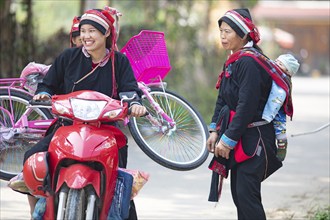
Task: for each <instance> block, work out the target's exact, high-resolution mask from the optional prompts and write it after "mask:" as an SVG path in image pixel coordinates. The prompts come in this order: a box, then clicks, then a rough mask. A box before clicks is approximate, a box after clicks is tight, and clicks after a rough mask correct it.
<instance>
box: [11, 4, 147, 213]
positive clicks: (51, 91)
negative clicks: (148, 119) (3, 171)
mask: <svg viewBox="0 0 330 220" xmlns="http://www.w3.org/2000/svg"><path fill="white" fill-rule="evenodd" d="M112 15H113V11H112V10H109V8H108V7H107V8H106V9H104V10H94V9H93V10H88V11H86V12H85V14H83V15H82V16H81V19H80V24H79V30H80V37H81V40H82V43H83V46H82V47H78V48H68V49H66V50H64V52H63V53H61V54H60V55H59V56H58V57H57V58H56V59H55V61H54V63H53V64H52V66H51V67H50V69H49V71H48V73H47V75H46V76H45V78H44V79H43V82H42V83H40V84H39V85H38V89H37V91H36V94H37V95H35V96H34V99H35V100H48V99H50V98H51V96H53V95H55V94H68V93H70V92H73V91H79V90H94V91H98V92H100V93H103V94H105V95H107V96H109V97H113V98H116V99H118V94H119V93H120V92H125V91H136V92H137V94H138V95H139V96H140V95H141V91H140V90H139V89H138V86H137V82H136V79H135V77H134V74H133V71H132V68H131V65H130V63H129V61H128V59H127V58H126V56H124V55H123V54H121V53H119V52H117V51H116V31H115V28H114V25H113V24H114V22H115V19H114V18H113V16H112ZM130 108H131V116H133V117H139V116H142V115H145V113H146V108H145V107H144V106H142V105H141V104H140V103H139V102H136V101H135V102H131V103H130ZM63 124H64V125H65V124H67V122H66V121H63V120H61V121H58V122H57V124H56V126H55V127H58V126H60V125H63ZM55 130H56V129H55ZM53 135H54V131H53V132H50V134H48V135H47V136H45V138H44V139H42V140H41V141H40V142H39V143H38V144H36V146H35V147H33V148H32V149H30V150H29V151H27V152H26V154H25V158H24V162H25V161H26V160H27V159H28V158H29V157H30V156H31V155H33V154H35V153H37V152H44V151H47V150H48V147H49V143H50V141H51V139H52V137H53ZM126 161H127V147H124V148H123V149H122V150H121V151H120V162H123V163H122V167H125V166H126ZM21 177H22V175H19V176H18V177H17V178H16V179H15V181H11V186H12V187H13V188H15V185H18V186H20V184H19V183H17V182H19V180H20V179H21ZM17 179H18V180H17ZM28 198H29V203H30V208H31V213H32V212H33V210H34V206H35V203H36V201H37V199H36V198H35V197H33V196H30V195H29V196H28ZM132 207H134V204H132ZM131 214H132V215H130V218H129V219H137V216H136V213H135V210H134V211H132V213H131Z"/></svg>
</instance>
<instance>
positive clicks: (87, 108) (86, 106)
mask: <svg viewBox="0 0 330 220" xmlns="http://www.w3.org/2000/svg"><path fill="white" fill-rule="evenodd" d="M70 103H71V106H72V111H73V115H74V116H75V117H76V118H79V119H81V120H84V121H91V120H96V119H98V118H99V116H100V114H101V112H102V110H103V108H104V106H105V105H106V104H107V102H106V101H91V100H84V99H76V98H72V99H70Z"/></svg>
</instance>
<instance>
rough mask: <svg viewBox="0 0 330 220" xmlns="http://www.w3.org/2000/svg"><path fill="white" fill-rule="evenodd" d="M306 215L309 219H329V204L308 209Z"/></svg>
mask: <svg viewBox="0 0 330 220" xmlns="http://www.w3.org/2000/svg"><path fill="white" fill-rule="evenodd" d="M307 217H308V219H310V220H330V205H329V206H328V207H317V208H314V209H312V210H310V211H309V213H308V216H307Z"/></svg>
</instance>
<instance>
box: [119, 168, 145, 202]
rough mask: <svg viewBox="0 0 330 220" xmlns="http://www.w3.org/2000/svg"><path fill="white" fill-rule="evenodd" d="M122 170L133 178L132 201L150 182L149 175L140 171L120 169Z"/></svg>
mask: <svg viewBox="0 0 330 220" xmlns="http://www.w3.org/2000/svg"><path fill="white" fill-rule="evenodd" d="M119 169H120V170H122V171H124V172H127V173H129V174H131V175H132V176H133V186H132V193H131V200H132V199H133V198H134V197H135V196H137V194H138V193H139V191H140V190H141V188H142V187H143V186H144V184H146V182H147V181H148V180H149V176H150V175H149V174H148V173H147V172H143V171H139V170H130V169H123V168H119Z"/></svg>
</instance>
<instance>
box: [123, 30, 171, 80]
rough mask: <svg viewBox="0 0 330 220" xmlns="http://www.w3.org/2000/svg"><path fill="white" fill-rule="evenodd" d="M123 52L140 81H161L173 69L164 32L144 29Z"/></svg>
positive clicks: (128, 43)
mask: <svg viewBox="0 0 330 220" xmlns="http://www.w3.org/2000/svg"><path fill="white" fill-rule="evenodd" d="M121 52H122V53H124V54H125V55H126V56H127V58H128V60H129V61H130V63H131V66H132V69H133V71H134V75H135V78H136V80H137V81H138V82H144V83H146V84H148V83H152V82H159V81H160V80H163V79H164V78H165V77H166V75H167V74H168V72H169V71H170V70H171V65H170V60H169V57H168V53H167V49H166V42H165V36H164V33H163V32H158V31H149V30H143V31H141V32H140V33H139V34H138V35H135V36H133V37H132V38H131V39H130V40H129V41H128V42H127V44H126V45H125V46H124V47H123V48H122V49H121Z"/></svg>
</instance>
